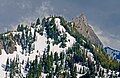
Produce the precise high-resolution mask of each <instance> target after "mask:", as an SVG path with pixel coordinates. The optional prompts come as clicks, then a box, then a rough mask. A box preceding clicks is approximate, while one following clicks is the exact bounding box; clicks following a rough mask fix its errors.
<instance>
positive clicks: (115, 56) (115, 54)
mask: <svg viewBox="0 0 120 78" xmlns="http://www.w3.org/2000/svg"><path fill="white" fill-rule="evenodd" d="M104 49H105V52H106V53H107V54H108V55H109V56H111V57H112V58H113V59H116V60H118V61H120V51H119V50H115V49H112V48H110V47H105V48H104Z"/></svg>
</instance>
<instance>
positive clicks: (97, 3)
mask: <svg viewBox="0 0 120 78" xmlns="http://www.w3.org/2000/svg"><path fill="white" fill-rule="evenodd" d="M119 7H120V0H0V32H3V31H6V29H14V28H15V26H16V25H17V24H19V23H22V22H24V23H30V22H32V21H35V19H36V18H37V17H40V18H43V17H44V16H48V15H53V14H55V15H63V16H64V17H65V18H66V19H67V20H72V18H74V17H76V16H79V15H80V13H81V12H84V14H85V15H86V16H87V18H88V22H89V24H91V25H92V26H93V28H94V30H95V32H96V34H97V35H98V36H99V38H100V40H101V41H102V42H103V44H104V45H105V46H111V47H112V48H115V49H119V50H120V30H119V29H120V22H119V21H120V9H119Z"/></svg>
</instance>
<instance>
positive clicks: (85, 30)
mask: <svg viewBox="0 0 120 78" xmlns="http://www.w3.org/2000/svg"><path fill="white" fill-rule="evenodd" d="M73 23H74V24H75V26H76V28H77V30H78V32H79V33H80V34H82V35H83V36H84V37H85V38H87V39H88V40H89V41H90V42H91V43H93V44H95V45H97V46H99V47H103V44H102V42H101V41H100V40H99V38H98V37H97V35H96V34H95V33H94V31H93V29H92V28H91V27H90V25H89V24H88V22H87V18H86V16H85V15H84V14H81V15H80V16H79V17H76V18H74V19H73Z"/></svg>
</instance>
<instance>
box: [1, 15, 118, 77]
mask: <svg viewBox="0 0 120 78" xmlns="http://www.w3.org/2000/svg"><path fill="white" fill-rule="evenodd" d="M0 43H1V44H0V54H1V55H0V58H1V61H0V78H5V77H7V78H79V77H84V78H85V77H86V78H88V77H105V78H106V77H118V76H119V71H118V70H117V69H118V68H117V67H118V65H119V64H118V63H117V62H116V61H114V60H112V59H108V58H107V57H105V55H103V52H102V49H100V48H99V47H97V46H95V45H93V44H92V43H90V42H87V39H86V38H84V37H83V36H82V35H80V34H79V33H78V32H77V30H76V27H75V26H74V23H72V22H67V21H66V20H65V19H64V18H63V17H59V16H51V17H47V18H43V19H42V22H40V19H39V18H38V19H37V21H36V22H35V23H31V25H30V26H25V25H22V24H21V25H18V27H17V30H16V31H11V32H7V33H3V34H1V35H0ZM101 56H103V57H104V60H106V59H107V60H108V62H109V60H110V61H112V62H111V63H110V64H112V63H114V64H115V65H114V66H115V68H114V67H113V68H112V67H111V68H110V67H109V65H108V67H107V66H104V63H105V64H108V62H102V61H103V59H101V58H100V57H101ZM111 66H113V65H111ZM108 68H110V69H108Z"/></svg>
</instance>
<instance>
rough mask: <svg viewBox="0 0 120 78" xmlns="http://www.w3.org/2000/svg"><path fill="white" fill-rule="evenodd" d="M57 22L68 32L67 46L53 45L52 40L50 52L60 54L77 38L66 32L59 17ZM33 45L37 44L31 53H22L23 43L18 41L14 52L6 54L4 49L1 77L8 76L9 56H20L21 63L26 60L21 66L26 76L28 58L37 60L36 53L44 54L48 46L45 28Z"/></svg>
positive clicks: (1, 57)
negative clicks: (6, 69)
mask: <svg viewBox="0 0 120 78" xmlns="http://www.w3.org/2000/svg"><path fill="white" fill-rule="evenodd" d="M55 24H56V26H57V28H58V30H59V31H61V32H65V33H66V34H67V42H66V47H65V48H60V47H59V46H60V43H59V44H58V45H54V46H53V45H52V41H53V40H50V52H51V51H52V52H58V54H59V53H60V52H61V51H65V50H67V49H68V47H71V46H72V45H73V43H75V38H74V37H72V36H71V35H70V34H69V33H67V32H66V30H65V28H64V27H63V26H62V25H61V24H60V19H59V18H56V19H55ZM30 29H31V32H32V35H34V31H35V29H34V28H30ZM12 33H13V36H15V34H20V37H21V35H22V33H21V32H12ZM24 33H25V31H24ZM29 33H30V32H28V35H29ZM61 35H62V33H61ZM68 40H69V41H68ZM32 45H35V50H33V52H32V53H31V54H28V53H25V54H22V47H21V45H18V43H17V42H16V48H17V51H14V52H13V54H6V52H5V50H4V49H2V55H0V59H1V61H0V78H2V77H5V76H6V72H5V65H6V61H7V58H9V59H11V60H13V59H14V58H16V57H19V58H20V59H19V62H20V63H22V61H23V60H24V61H25V62H24V64H23V65H22V67H21V72H22V75H23V76H24V77H25V76H26V74H27V72H25V70H24V69H25V65H26V62H27V60H28V58H29V61H33V60H35V56H36V55H38V56H42V55H43V51H44V50H45V48H46V47H47V36H46V32H45V30H44V32H43V35H42V36H41V35H40V34H39V33H36V41H35V42H34V43H32ZM45 75H46V74H44V73H42V77H43V78H45ZM8 76H9V75H8Z"/></svg>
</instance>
